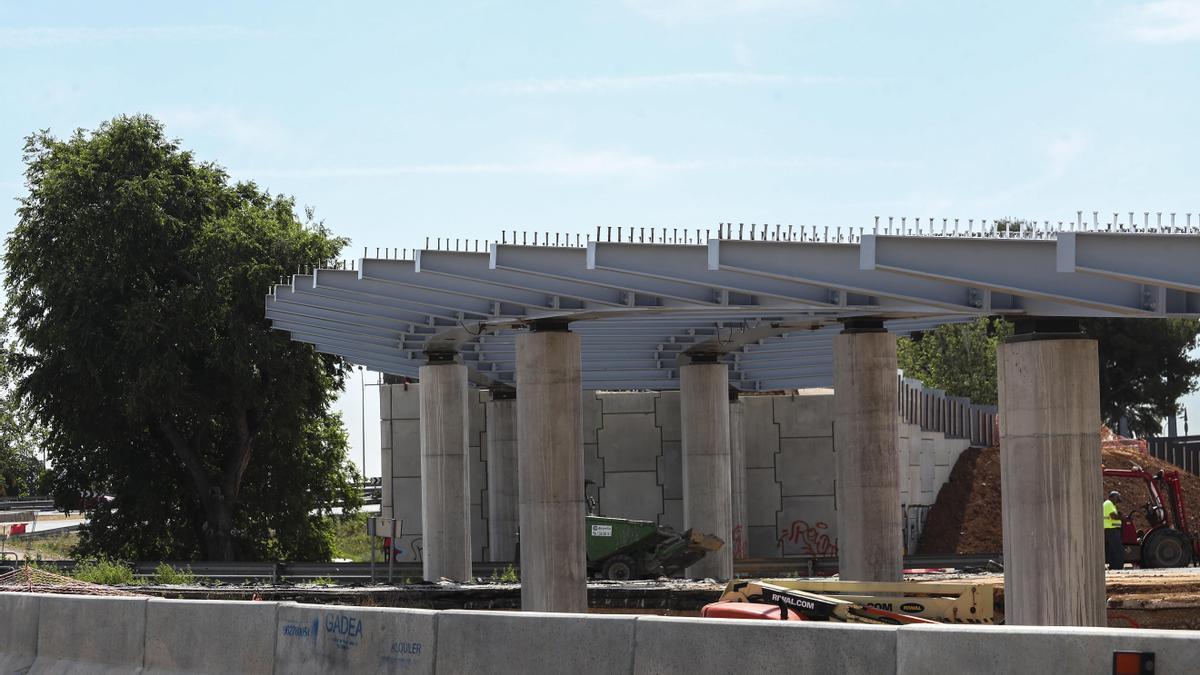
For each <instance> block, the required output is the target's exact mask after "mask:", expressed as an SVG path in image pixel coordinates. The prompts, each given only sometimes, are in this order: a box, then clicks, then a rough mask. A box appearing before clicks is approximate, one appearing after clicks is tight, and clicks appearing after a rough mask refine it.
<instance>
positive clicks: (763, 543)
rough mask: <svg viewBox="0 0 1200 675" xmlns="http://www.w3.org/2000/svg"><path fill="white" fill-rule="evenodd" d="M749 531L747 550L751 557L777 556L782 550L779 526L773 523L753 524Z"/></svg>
mask: <svg viewBox="0 0 1200 675" xmlns="http://www.w3.org/2000/svg"><path fill="white" fill-rule="evenodd" d="M746 530H747V532H748V535H749V536H748V537H747V539H746V541H747V547H746V548H747V551H748V552H749V554H750V557H751V558H777V557H779V552H780V550H781V548H780V545H779V528H777V527H775V524H774V523H772V524H771V525H751V526H750V527H748V528H746Z"/></svg>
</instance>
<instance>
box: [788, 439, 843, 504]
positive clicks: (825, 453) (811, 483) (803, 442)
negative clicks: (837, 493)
mask: <svg viewBox="0 0 1200 675" xmlns="http://www.w3.org/2000/svg"><path fill="white" fill-rule="evenodd" d="M779 445H780V448H781V450H782V452H780V453H779V460H778V461H779V468H778V470H777V471H776V472H775V474H776V477H777V478H778V479H779V485H780V488H781V489H782V494H783V495H784V496H785V497H786V496H790V495H818V494H827V495H832V494H833V472H832V471H830V470H829V467H831V466H833V437H832V436H825V437H820V438H781V439H779Z"/></svg>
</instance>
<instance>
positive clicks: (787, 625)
mask: <svg viewBox="0 0 1200 675" xmlns="http://www.w3.org/2000/svg"><path fill="white" fill-rule="evenodd" d="M895 667H896V629H895V628H890V627H882V626H847V625H838V624H822V623H816V622H783V621H748V620H731V619H700V620H697V619H688V618H677V617H659V616H654V617H650V616H643V617H639V618H638V620H637V651H636V653H635V656H634V668H633V672H634V673H637V674H638V675H659V674H666V673H691V674H693V675H700V674H703V673H849V674H850V675H855V674H861V675H879V674H880V673H891V672H894V671H895ZM926 672H954V671H949V670H941V669H930V670H927V671H926ZM957 672H971V671H968V670H962V671H957Z"/></svg>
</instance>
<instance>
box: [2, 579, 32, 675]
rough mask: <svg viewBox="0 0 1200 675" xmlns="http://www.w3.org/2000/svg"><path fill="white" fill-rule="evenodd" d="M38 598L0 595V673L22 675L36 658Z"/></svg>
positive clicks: (15, 594)
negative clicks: (20, 674)
mask: <svg viewBox="0 0 1200 675" xmlns="http://www.w3.org/2000/svg"><path fill="white" fill-rule="evenodd" d="M40 608H41V596H39V595H36V594H33V593H0V673H6V674H7V673H24V672H25V671H27V670H29V667H30V666H32V665H33V662H34V660H35V659H36V658H37V643H38V613H39V610H40Z"/></svg>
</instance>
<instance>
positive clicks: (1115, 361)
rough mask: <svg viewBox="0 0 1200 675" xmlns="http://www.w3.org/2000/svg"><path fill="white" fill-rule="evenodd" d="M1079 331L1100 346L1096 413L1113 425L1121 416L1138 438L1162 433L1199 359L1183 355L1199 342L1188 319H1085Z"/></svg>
mask: <svg viewBox="0 0 1200 675" xmlns="http://www.w3.org/2000/svg"><path fill="white" fill-rule="evenodd" d="M1081 323H1082V327H1083V332H1084V333H1085V334H1087V335H1088V336H1089V337H1092V338H1095V339H1096V341H1097V343H1098V345H1099V350H1100V415H1101V418H1102V419H1103V420H1104V423H1105V424H1107V425H1109V426H1110V427H1112V428H1113V429H1116V428H1118V425H1119V423H1120V420H1121V417H1123V416H1124V417H1127V418H1128V419H1129V429H1130V430H1131V431H1133V432H1134V433H1135V434H1137V435H1138V436H1153V435H1154V434H1157V433H1159V432H1160V431H1162V422H1161V420H1162V419H1163V418H1164V417H1171V416H1173V415H1176V414H1177V413H1178V412H1179V411H1178V401H1179V399H1180V398H1182V397H1183V396H1184V395H1186V394H1188V393H1191V392H1192V391H1195V390H1196V381H1197V378H1200V361H1197V360H1194V359H1192V358H1190V357H1189V356H1188V352H1190V351H1192V350H1193V349H1195V348H1196V346H1197V345H1198V344H1200V341H1198V337H1200V321H1196V320H1194V319H1085V320H1083V321H1082V322H1081Z"/></svg>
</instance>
